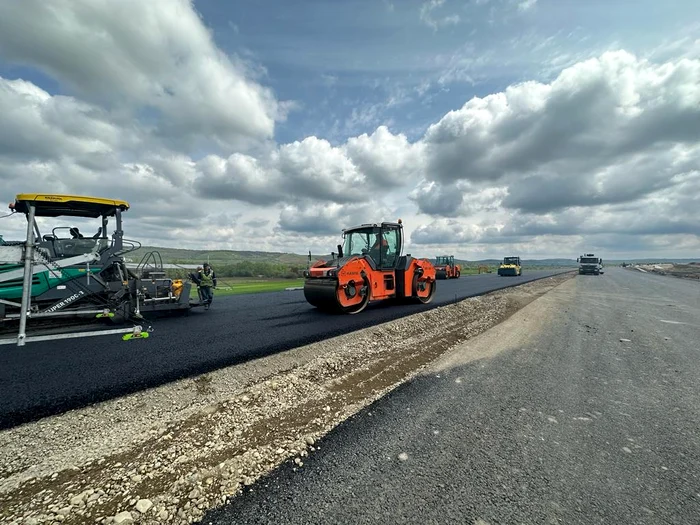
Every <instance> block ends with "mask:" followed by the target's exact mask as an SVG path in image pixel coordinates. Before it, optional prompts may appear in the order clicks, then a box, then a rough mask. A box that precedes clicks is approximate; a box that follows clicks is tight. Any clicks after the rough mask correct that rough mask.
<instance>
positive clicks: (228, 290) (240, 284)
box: [191, 278, 304, 298]
mask: <svg viewBox="0 0 700 525" xmlns="http://www.w3.org/2000/svg"><path fill="white" fill-rule="evenodd" d="M217 284H218V286H217V287H216V290H214V296H215V297H216V296H217V295H240V294H247V293H263V292H280V291H282V290H284V289H285V288H292V287H297V286H304V280H303V279H236V278H226V279H217ZM191 295H192V297H193V298H197V287H196V286H194V285H193V286H192V294H191Z"/></svg>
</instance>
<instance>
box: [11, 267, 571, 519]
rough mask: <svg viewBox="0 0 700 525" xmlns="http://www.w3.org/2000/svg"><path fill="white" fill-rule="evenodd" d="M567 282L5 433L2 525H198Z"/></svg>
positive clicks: (533, 286) (488, 298)
mask: <svg viewBox="0 0 700 525" xmlns="http://www.w3.org/2000/svg"><path fill="white" fill-rule="evenodd" d="M572 277H573V274H563V275H557V276H554V277H550V278H546V279H542V280H539V281H535V282H531V283H527V284H524V285H521V286H519V287H517V288H512V289H507V290H502V291H497V292H493V293H490V294H488V295H484V296H481V297H476V298H471V299H466V300H464V301H461V302H459V303H456V304H453V305H448V306H444V307H440V308H436V309H433V310H430V311H428V312H423V313H419V314H416V315H413V316H410V317H405V318H402V319H398V320H395V321H392V322H389V323H386V324H384V325H380V326H375V327H372V328H368V329H365V330H361V331H357V332H353V333H351V334H346V335H343V336H340V337H336V338H333V339H329V340H326V341H323V342H320V343H315V344H312V345H308V346H304V347H301V348H297V349H294V350H291V351H288V352H284V353H281V354H278V355H273V356H269V357H265V358H263V359H260V360H257V361H254V362H250V363H246V364H243V365H238V366H235V367H230V368H226V369H222V370H219V371H216V372H213V373H209V374H206V375H203V376H199V377H196V378H193V379H187V380H183V381H178V382H174V383H171V384H168V385H164V386H161V387H158V388H155V389H151V390H146V391H143V392H140V393H137V394H133V395H130V396H126V397H123V398H121V399H116V400H112V401H108V402H105V403H100V404H98V405H95V406H91V407H86V408H84V409H80V410H74V411H72V412H69V413H66V414H62V415H59V416H54V417H50V418H46V419H44V420H41V421H38V422H35V423H29V424H27V425H23V426H20V427H17V428H14V429H9V430H6V431H3V432H0V469H1V470H0V522H3V523H18V524H19V523H27V524H29V523H61V522H62V523H132V522H134V523H183V524H184V523H191V522H192V521H195V520H197V519H198V518H200V517H201V516H202V515H203V512H204V511H205V510H207V509H209V508H211V507H213V506H217V505H220V504H221V503H223V502H225V501H226V500H227V498H230V497H235V495H236V494H237V493H238V492H239V491H240V490H241V488H242V486H245V485H250V484H252V483H254V482H255V480H256V479H258V478H259V477H260V476H262V475H264V474H265V473H267V472H269V471H270V470H272V469H274V468H275V467H276V466H278V465H279V464H280V463H282V462H283V461H286V460H290V461H294V462H295V463H296V466H297V468H303V462H304V458H305V457H306V456H307V455H308V454H309V453H313V452H314V451H315V446H314V443H315V441H316V440H317V439H318V438H319V437H321V436H323V435H324V434H325V433H327V432H328V431H329V430H331V429H332V428H333V427H334V426H336V425H337V424H339V423H340V422H342V421H343V420H345V419H346V418H348V417H350V416H351V415H352V414H354V413H356V412H357V411H358V410H360V409H361V408H362V407H364V406H366V405H367V404H369V403H371V402H373V401H375V400H376V399H378V398H379V397H381V396H382V395H384V394H385V393H386V392H388V391H389V390H391V389H393V388H395V387H396V386H397V385H399V384H400V383H402V382H404V381H406V380H407V379H409V378H410V377H412V376H413V375H415V374H416V373H418V372H419V371H420V370H421V369H422V368H423V367H424V366H425V365H427V364H429V363H431V362H432V361H434V360H435V359H436V358H438V357H440V356H442V355H443V354H445V353H446V352H447V351H449V350H450V349H451V348H454V347H455V346H457V345H459V344H460V343H463V342H465V341H467V340H469V339H470V338H472V337H474V336H476V335H478V334H481V333H483V332H485V331H486V330H488V329H489V328H491V327H493V326H495V325H497V324H498V323H500V322H502V321H503V320H504V319H506V318H508V317H509V316H510V315H511V314H513V313H514V312H516V311H517V310H519V309H520V308H522V307H523V306H525V305H526V304H528V303H530V302H532V301H533V300H535V299H537V298H538V297H540V296H542V295H543V294H545V293H547V292H548V291H550V290H552V289H553V288H555V287H556V286H558V285H560V284H562V283H564V282H566V281H567V280H569V279H571V278H572Z"/></svg>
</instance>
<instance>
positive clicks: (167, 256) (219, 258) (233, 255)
mask: <svg viewBox="0 0 700 525" xmlns="http://www.w3.org/2000/svg"><path fill="white" fill-rule="evenodd" d="M154 250H155V251H158V252H159V253H160V256H161V257H162V258H163V263H165V264H201V263H203V262H205V261H207V260H208V261H209V262H210V263H211V264H212V265H215V264H217V265H221V264H236V263H241V262H253V263H257V262H260V263H271V264H286V265H304V266H305V265H306V263H307V261H308V255H300V254H298V253H286V252H258V251H239V250H186V249H181V248H160V247H154V246H143V247H141V248H139V249H138V250H136V251H133V252H131V253H129V254H127V258H128V259H130V261H129V262H132V263H138V262H139V261H140V260H141V258H142V257H143V256H144V255H145V254H146V253H148V252H150V251H154ZM327 256H328V254H324V255H312V256H311V258H312V260H313V261H316V260H317V259H319V258H322V257H327ZM414 256H416V257H421V256H420V255H419V254H414ZM428 258H429V259H430V260H434V258H433V257H428ZM457 262H459V264H461V265H463V266H478V265H485V266H495V265H498V264H499V263H500V262H501V259H481V260H464V259H462V260H459V259H458V260H457ZM523 264H524V265H526V266H563V267H568V266H576V265H577V263H576V261H575V260H574V259H525V260H523Z"/></svg>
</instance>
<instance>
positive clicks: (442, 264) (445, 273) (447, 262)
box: [435, 255, 462, 279]
mask: <svg viewBox="0 0 700 525" xmlns="http://www.w3.org/2000/svg"><path fill="white" fill-rule="evenodd" d="M461 274H462V267H461V266H460V265H459V264H455V256H454V255H438V256H437V257H435V276H436V277H437V278H438V279H459V276H460V275H461Z"/></svg>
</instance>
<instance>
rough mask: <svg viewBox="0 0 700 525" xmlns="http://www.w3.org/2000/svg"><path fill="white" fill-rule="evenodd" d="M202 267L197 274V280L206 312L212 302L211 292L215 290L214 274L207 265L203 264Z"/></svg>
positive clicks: (212, 294) (212, 295)
mask: <svg viewBox="0 0 700 525" xmlns="http://www.w3.org/2000/svg"><path fill="white" fill-rule="evenodd" d="M202 266H203V268H202V269H201V270H200V271H199V272H198V273H197V280H198V281H199V283H198V284H199V290H200V297H201V298H202V302H203V303H204V308H206V309H207V310H208V309H209V305H210V304H211V302H212V301H213V300H214V292H213V290H215V289H216V273H214V269H213V268H212V267H211V266H210V265H209V263H204V264H203V265H202Z"/></svg>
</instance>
